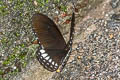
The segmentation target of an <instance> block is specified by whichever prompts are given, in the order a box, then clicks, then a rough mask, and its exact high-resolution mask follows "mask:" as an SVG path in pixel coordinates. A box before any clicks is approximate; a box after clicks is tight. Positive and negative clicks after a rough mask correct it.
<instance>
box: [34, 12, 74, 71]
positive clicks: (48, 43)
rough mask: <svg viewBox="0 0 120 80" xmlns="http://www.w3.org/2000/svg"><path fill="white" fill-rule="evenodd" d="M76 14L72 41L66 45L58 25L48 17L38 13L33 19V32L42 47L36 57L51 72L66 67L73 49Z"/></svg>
mask: <svg viewBox="0 0 120 80" xmlns="http://www.w3.org/2000/svg"><path fill="white" fill-rule="evenodd" d="M74 18H75V16H74V13H73V14H72V20H71V28H70V39H69V41H68V43H67V44H66V42H65V40H64V38H63V36H62V34H61V33H60V31H59V29H58V27H57V26H56V24H55V23H54V22H53V21H52V20H51V19H50V18H48V17H47V16H45V15H43V14H41V13H36V14H34V15H33V17H32V25H33V31H34V33H35V35H36V36H37V38H38V42H39V45H40V47H39V48H38V50H37V52H36V55H37V59H38V61H39V62H40V63H41V64H42V65H43V66H44V68H46V69H47V70H49V71H56V70H57V69H58V68H59V66H60V65H61V66H62V68H63V67H64V66H65V64H66V62H67V60H68V58H69V55H70V53H71V48H72V40H73V32H74V21H75V19H74Z"/></svg>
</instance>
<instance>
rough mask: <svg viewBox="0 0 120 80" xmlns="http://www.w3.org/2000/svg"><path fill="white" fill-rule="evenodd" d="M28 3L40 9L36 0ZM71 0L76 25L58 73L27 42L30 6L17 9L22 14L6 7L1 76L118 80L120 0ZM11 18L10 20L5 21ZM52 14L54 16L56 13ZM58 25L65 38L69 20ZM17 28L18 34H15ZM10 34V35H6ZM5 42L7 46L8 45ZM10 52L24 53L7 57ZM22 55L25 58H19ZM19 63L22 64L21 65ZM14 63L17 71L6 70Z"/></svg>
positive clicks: (11, 78) (32, 79) (1, 35)
mask: <svg viewBox="0 0 120 80" xmlns="http://www.w3.org/2000/svg"><path fill="white" fill-rule="evenodd" d="M63 2H64V1H63ZM32 3H33V5H32V6H35V7H34V8H35V9H36V10H37V11H38V10H41V11H42V9H40V8H38V7H37V6H36V5H37V3H35V2H32ZM71 3H73V2H71V1H70V3H69V2H67V5H68V7H67V9H68V11H69V10H70V11H69V12H68V14H70V13H72V10H71V7H72V4H71ZM74 3H75V6H76V8H77V9H78V12H76V13H75V16H76V18H75V19H76V22H75V24H76V25H75V34H74V40H73V43H74V44H73V50H72V53H71V56H70V58H69V60H68V62H67V64H66V66H65V68H64V69H63V71H62V72H61V73H56V72H49V71H47V70H45V69H44V68H43V67H42V66H41V65H40V64H39V62H38V61H37V60H36V58H35V57H34V56H35V54H34V53H35V51H36V49H37V48H36V47H37V46H35V45H32V44H30V43H29V42H30V40H33V39H32V38H34V37H33V36H34V35H32V29H31V24H30V21H31V20H30V19H31V18H30V17H31V16H32V14H33V13H34V8H32V6H30V7H29V8H26V7H25V8H24V9H23V10H21V9H20V12H21V11H23V13H24V14H21V13H22V12H21V13H20V12H19V10H18V12H17V11H15V13H14V11H12V8H10V9H11V10H10V12H9V13H8V14H7V15H6V16H4V17H3V16H1V20H0V21H1V23H2V24H0V42H1V43H0V46H1V45H2V47H1V49H3V50H1V51H0V52H1V54H0V63H2V64H0V68H1V70H0V74H1V72H2V71H4V72H3V73H2V74H1V76H0V77H1V80H2V79H8V78H9V80H120V1H119V0H104V1H103V0H85V1H84V0H80V1H77V0H75V1H74ZM8 4H9V3H8ZM25 4H29V3H25ZM26 6H27V5H26ZM29 10H30V11H29ZM36 10H35V11H36ZM24 11H25V12H24ZM46 11H47V10H46ZM43 12H45V11H43ZM52 12H55V14H54V15H55V16H56V15H57V11H56V10H55V9H53V10H51V12H50V14H49V13H48V15H51V13H52ZM63 12H64V11H61V12H60V13H59V15H58V16H61V14H62V13H63ZM12 14H13V15H12ZM14 14H15V15H14ZM17 14H18V15H19V14H21V16H22V17H23V18H24V16H23V15H25V18H24V20H21V18H20V17H19V18H18V17H16V16H17ZM8 15H9V16H8ZM68 17H70V16H68ZM68 17H65V18H64V20H63V19H62V18H61V17H60V18H59V21H58V22H57V23H58V24H62V23H63V22H64V21H65V19H67V18H68ZM11 18H12V21H13V22H9V21H11ZM54 18H55V19H56V17H54ZM2 19H3V20H2ZM9 19H10V20H9ZM17 22H18V23H17ZM4 23H7V24H4ZM14 23H15V24H14ZM23 24H24V25H23ZM62 25H63V27H60V29H61V32H62V33H63V35H64V37H65V39H66V40H68V32H69V26H70V24H62ZM62 25H60V26H62ZM3 26H4V27H3ZM17 26H18V27H17ZM65 26H68V27H65ZM18 30H19V31H20V32H21V33H22V34H21V33H20V34H19V31H18ZM9 32H11V34H10V35H8V34H9ZM13 32H14V33H13ZM13 35H14V36H13ZM8 37H9V39H8ZM11 37H12V38H14V39H10V38H11ZM3 38H4V39H3ZM21 38H22V40H21ZM8 40H10V42H11V43H7V42H6V41H8ZM12 41H13V42H12ZM8 42H9V41H8ZM26 42H28V44H26ZM5 43H7V44H5ZM13 43H14V45H13ZM3 44H4V46H3ZM10 44H11V45H10ZM23 44H24V45H23ZM8 45H10V46H11V47H8ZM6 46H7V47H6ZM16 46H17V47H16ZM34 46H35V47H34ZM14 48H15V51H14ZM12 53H14V54H16V53H17V54H19V53H24V54H22V55H17V56H16V55H12V57H10V59H9V58H8V57H7V56H9V55H11V54H12ZM23 55H27V56H23ZM30 55H32V56H30ZM14 56H15V57H14ZM19 56H20V58H19ZM16 57H17V59H16ZM21 57H22V58H21ZM11 58H12V60H11ZM14 58H15V59H14ZM6 59H7V61H8V60H10V62H12V63H9V64H7V63H8V62H7V61H6V63H5V62H4V61H5V60H6ZM21 59H22V61H21ZM24 59H25V61H23V60H24ZM14 61H15V62H14ZM3 63H4V65H3ZM25 64H26V65H25ZM17 65H19V66H17ZM20 65H21V66H20ZM23 65H25V67H24V66H23ZM16 67H17V70H18V71H16V73H15V72H14V74H13V73H12V74H10V72H12V71H14V70H16ZM18 67H19V68H18ZM8 73H9V74H8Z"/></svg>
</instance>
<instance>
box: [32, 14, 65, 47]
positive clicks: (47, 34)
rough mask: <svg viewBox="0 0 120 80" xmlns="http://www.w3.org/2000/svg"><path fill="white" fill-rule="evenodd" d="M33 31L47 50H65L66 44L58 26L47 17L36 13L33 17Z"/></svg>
mask: <svg viewBox="0 0 120 80" xmlns="http://www.w3.org/2000/svg"><path fill="white" fill-rule="evenodd" d="M32 24H33V30H34V32H35V34H36V36H37V37H38V40H39V42H40V44H42V45H43V47H44V48H46V49H64V47H65V46H66V42H65V40H64V38H63V36H62V34H61V33H60V31H59V29H58V27H57V26H56V24H55V23H54V22H53V21H52V20H51V19H50V18H48V17H47V16H45V15H43V14H40V13H36V14H34V15H33V17H32Z"/></svg>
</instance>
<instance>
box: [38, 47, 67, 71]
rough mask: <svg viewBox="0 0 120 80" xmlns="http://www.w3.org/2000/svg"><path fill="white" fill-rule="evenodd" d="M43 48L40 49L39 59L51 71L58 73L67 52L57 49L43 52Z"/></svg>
mask: <svg viewBox="0 0 120 80" xmlns="http://www.w3.org/2000/svg"><path fill="white" fill-rule="evenodd" d="M42 50H43V49H42V48H40V47H39V49H38V51H37V59H38V61H39V62H40V63H41V64H42V65H43V67H44V68H46V69H47V70H49V71H56V70H57V69H58V67H59V66H60V65H61V63H62V61H63V60H64V58H65V56H66V54H67V51H66V50H63V49H62V50H60V49H58V50H56V49H45V51H43V52H42Z"/></svg>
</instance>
